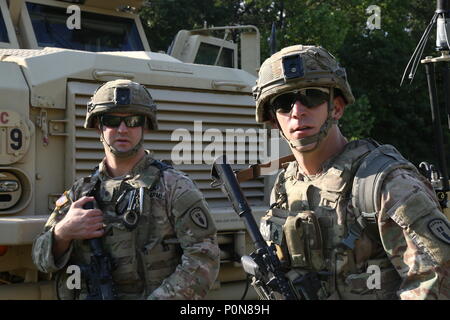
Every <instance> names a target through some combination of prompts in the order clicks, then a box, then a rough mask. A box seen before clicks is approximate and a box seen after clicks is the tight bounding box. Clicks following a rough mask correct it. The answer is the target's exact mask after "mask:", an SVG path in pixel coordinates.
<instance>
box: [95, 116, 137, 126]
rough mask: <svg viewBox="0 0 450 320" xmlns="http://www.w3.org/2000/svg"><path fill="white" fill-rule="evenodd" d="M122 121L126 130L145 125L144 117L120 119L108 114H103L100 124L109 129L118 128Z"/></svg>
mask: <svg viewBox="0 0 450 320" xmlns="http://www.w3.org/2000/svg"><path fill="white" fill-rule="evenodd" d="M122 121H123V122H125V125H126V126H127V127H128V128H134V127H141V126H143V125H144V124H145V117H144V116H142V115H134V116H126V117H120V116H113V115H110V114H104V115H102V116H101V117H100V122H101V124H102V125H104V126H107V127H110V128H117V127H119V126H120V124H121V123H122Z"/></svg>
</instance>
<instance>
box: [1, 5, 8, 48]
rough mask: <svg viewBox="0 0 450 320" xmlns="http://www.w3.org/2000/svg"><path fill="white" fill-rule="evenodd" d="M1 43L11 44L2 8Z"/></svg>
mask: <svg viewBox="0 0 450 320" xmlns="http://www.w3.org/2000/svg"><path fill="white" fill-rule="evenodd" d="M0 42H9V38H8V32H7V30H6V25H5V21H4V20H3V14H2V10H1V8H0Z"/></svg>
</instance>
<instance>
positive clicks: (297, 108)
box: [275, 96, 345, 152]
mask: <svg viewBox="0 0 450 320" xmlns="http://www.w3.org/2000/svg"><path fill="white" fill-rule="evenodd" d="M344 107H345V102H344V100H343V99H342V97H340V96H339V97H336V98H335V99H334V108H333V110H332V117H333V118H334V119H337V120H339V119H340V118H341V117H342V115H343V112H344ZM275 114H276V117H277V119H278V123H279V125H280V128H279V129H280V130H283V133H284V135H285V136H286V138H287V139H288V140H298V139H302V138H306V137H310V136H313V135H315V134H317V133H319V131H320V128H321V127H322V125H323V124H324V123H325V121H326V119H327V117H328V102H323V103H321V104H318V105H315V106H312V107H311V106H309V107H307V106H305V105H304V104H303V103H302V102H301V101H300V100H299V99H298V100H296V101H295V103H294V104H293V106H292V109H291V110H290V111H289V112H283V110H279V111H277V112H276V113H275ZM331 131H333V130H331ZM329 134H330V132H329ZM315 145H316V143H312V144H309V145H306V146H302V147H297V148H296V149H297V150H298V151H300V152H304V151H308V150H311V149H313V148H314V147H315Z"/></svg>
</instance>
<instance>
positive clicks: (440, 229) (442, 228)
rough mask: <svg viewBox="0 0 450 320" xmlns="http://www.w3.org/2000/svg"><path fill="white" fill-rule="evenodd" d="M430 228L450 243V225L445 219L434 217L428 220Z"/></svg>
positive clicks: (434, 233)
mask: <svg viewBox="0 0 450 320" xmlns="http://www.w3.org/2000/svg"><path fill="white" fill-rule="evenodd" d="M428 229H429V230H430V231H431V233H432V234H433V235H435V236H436V238H438V239H439V240H441V241H442V242H444V243H446V244H450V227H449V225H448V223H447V222H446V221H445V220H444V219H439V218H438V219H433V220H431V221H430V222H428Z"/></svg>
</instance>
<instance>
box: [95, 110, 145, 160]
mask: <svg viewBox="0 0 450 320" xmlns="http://www.w3.org/2000/svg"><path fill="white" fill-rule="evenodd" d="M108 115H111V116H119V117H127V116H132V115H133V114H129V113H108ZM102 130H103V138H104V139H105V140H106V142H107V143H108V144H109V145H110V146H112V147H114V148H115V149H116V150H117V151H119V152H127V151H130V150H131V149H133V148H134V147H135V146H136V145H137V144H138V143H139V141H140V140H141V137H142V135H143V130H144V128H143V127H142V126H138V127H127V125H126V124H125V121H121V122H120V125H119V126H118V127H108V126H107V125H105V124H103V125H102Z"/></svg>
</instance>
